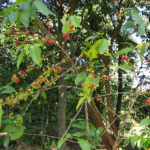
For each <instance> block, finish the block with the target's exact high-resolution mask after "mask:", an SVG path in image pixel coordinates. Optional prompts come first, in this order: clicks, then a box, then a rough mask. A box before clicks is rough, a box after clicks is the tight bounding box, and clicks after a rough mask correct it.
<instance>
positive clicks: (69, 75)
mask: <svg viewBox="0 0 150 150" xmlns="http://www.w3.org/2000/svg"><path fill="white" fill-rule="evenodd" d="M73 76H75V75H72V74H68V75H66V76H65V78H64V79H65V80H68V79H70V78H72V77H73Z"/></svg>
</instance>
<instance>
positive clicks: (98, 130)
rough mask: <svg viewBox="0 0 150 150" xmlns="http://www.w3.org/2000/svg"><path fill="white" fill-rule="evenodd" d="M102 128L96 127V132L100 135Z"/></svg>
mask: <svg viewBox="0 0 150 150" xmlns="http://www.w3.org/2000/svg"><path fill="white" fill-rule="evenodd" d="M103 130H104V129H103V128H102V127H99V128H97V130H96V133H97V134H98V135H99V136H100V135H101V134H102V132H103Z"/></svg>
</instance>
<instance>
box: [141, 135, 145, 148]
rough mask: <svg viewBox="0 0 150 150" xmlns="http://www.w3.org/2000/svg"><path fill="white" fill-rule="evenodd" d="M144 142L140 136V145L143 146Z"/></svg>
mask: <svg viewBox="0 0 150 150" xmlns="http://www.w3.org/2000/svg"><path fill="white" fill-rule="evenodd" d="M144 143H145V139H144V138H143V137H141V138H140V146H143V145H144Z"/></svg>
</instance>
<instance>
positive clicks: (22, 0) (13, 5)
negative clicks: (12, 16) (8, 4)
mask: <svg viewBox="0 0 150 150" xmlns="http://www.w3.org/2000/svg"><path fill="white" fill-rule="evenodd" d="M24 2H28V0H17V1H16V2H15V3H13V4H12V7H15V6H17V5H19V4H21V3H24Z"/></svg>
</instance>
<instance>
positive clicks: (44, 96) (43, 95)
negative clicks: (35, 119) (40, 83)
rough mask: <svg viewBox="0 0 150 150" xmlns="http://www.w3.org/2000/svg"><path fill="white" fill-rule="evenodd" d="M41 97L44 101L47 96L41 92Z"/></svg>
mask: <svg viewBox="0 0 150 150" xmlns="http://www.w3.org/2000/svg"><path fill="white" fill-rule="evenodd" d="M41 96H42V97H43V98H44V99H46V98H47V94H46V93H45V92H44V91H43V92H41Z"/></svg>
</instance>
